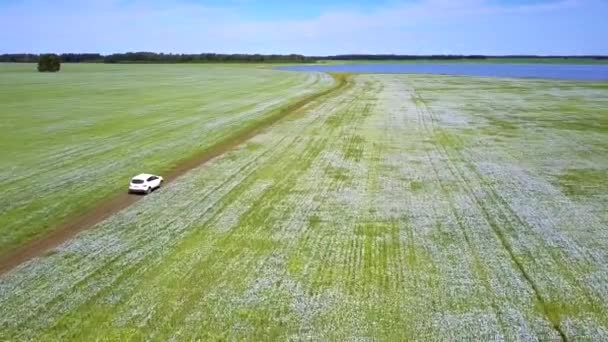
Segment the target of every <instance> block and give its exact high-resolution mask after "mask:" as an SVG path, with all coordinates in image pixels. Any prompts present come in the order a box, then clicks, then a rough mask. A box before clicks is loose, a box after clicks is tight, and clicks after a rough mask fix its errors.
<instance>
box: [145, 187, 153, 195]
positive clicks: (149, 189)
mask: <svg viewBox="0 0 608 342" xmlns="http://www.w3.org/2000/svg"><path fill="white" fill-rule="evenodd" d="M151 192H152V187H151V186H150V187H148V189H147V190H146V194H149V193H151Z"/></svg>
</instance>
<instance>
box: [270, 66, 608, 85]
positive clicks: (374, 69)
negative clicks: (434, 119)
mask: <svg viewBox="0 0 608 342" xmlns="http://www.w3.org/2000/svg"><path fill="white" fill-rule="evenodd" d="M278 69H281V70H290V71H320V72H352V73H374V74H442V75H459V76H488V77H517V78H519V77H524V78H547V79H560V80H583V81H608V65H607V64H502V63H500V64H492V63H394V64H390V63H387V64H384V63H378V64H375V63H374V64H325V65H323V64H316V65H294V66H285V67H279V68H278Z"/></svg>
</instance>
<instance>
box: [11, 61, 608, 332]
mask: <svg viewBox="0 0 608 342" xmlns="http://www.w3.org/2000/svg"><path fill="white" fill-rule="evenodd" d="M73 68H74V69H73V70H71V71H70V70H68V72H66V74H65V75H62V74H58V75H42V76H40V75H33V76H32V75H29V74H28V76H23V73H21V74H19V73H17V72H16V71H11V72H9V73H7V71H6V70H5V69H4V71H3V72H4V73H7V74H8V75H10V77H12V78H13V81H10V80H9V79H8V78H7V77H2V79H1V81H0V82H2V87H3V91H2V92H0V94H1V95H0V96H1V97H2V105H1V107H0V108H1V113H2V115H3V119H4V118H7V119H6V120H3V121H2V128H1V129H2V132H3V135H2V137H1V138H0V139H2V140H1V141H2V144H3V146H8V147H9V148H7V149H3V150H2V151H0V153H2V154H1V156H2V159H1V161H2V172H3V173H2V178H1V181H2V184H1V185H2V189H3V190H2V192H3V196H2V199H1V201H2V210H3V211H2V216H1V218H2V221H0V222H1V225H0V227H1V229H2V232H3V235H2V239H3V240H2V241H3V246H4V248H6V246H10V245H11V244H13V243H16V242H18V241H20V240H21V239H23V237H25V236H27V234H26V233H23V234H17V233H15V232H19V231H21V230H24V231H26V232H39V231H42V229H43V228H42V225H41V224H40V223H41V222H43V221H44V219H43V217H47V216H46V215H48V217H50V218H51V219H53V220H56V219H58V218H60V217H62V216H64V215H66V214H68V213H70V212H72V211H73V210H76V209H77V207H79V206H80V205H81V204H82V201H84V200H85V199H86V201H89V199H90V200H91V201H92V200H95V199H99V198H100V197H103V196H104V195H105V194H109V193H112V192H113V191H116V190H117V189H119V190H120V186H121V185H122V184H123V183H124V178H125V176H128V175H129V174H130V173H134V172H138V171H140V170H141V169H142V168H146V169H151V170H152V171H162V170H164V169H166V168H167V167H169V165H171V163H172V162H175V161H177V160H179V157H180V156H181V155H183V154H187V153H189V152H190V151H192V150H194V149H198V148H201V147H200V146H205V145H208V144H211V143H212V142H213V141H215V140H217V139H219V137H221V136H222V135H224V134H226V132H229V131H230V129H231V127H233V126H234V125H242V124H244V122H249V121H250V120H255V119H256V118H258V117H260V116H263V115H265V114H264V113H266V112H267V111H268V110H269V109H271V108H272V106H275V105H278V104H279V103H282V102H285V101H290V99H294V98H296V97H298V96H299V95H302V94H303V93H305V92H313V91H315V90H316V91H319V89H324V88H327V87H329V86H330V85H331V83H332V81H331V78H330V77H329V76H323V75H321V74H298V73H278V72H273V71H268V70H256V69H248V68H242V69H238V70H237V69H226V68H221V67H198V66H192V67H190V66H187V67H186V66H184V67H182V66H166V67H164V66H127V67H123V68H128V69H127V70H129V72H128V73H127V74H126V75H125V74H124V73H122V72H120V71H117V69H114V68H120V67H107V66H91V67H88V66H87V67H78V66H74V67H73ZM148 68H149V69H148ZM113 72H115V73H113ZM56 77H66V78H69V81H65V82H62V83H61V86H53V87H50V88H47V85H48V84H49V83H53V84H55V83H57V81H56V80H51V78H56ZM24 80H27V81H24ZM104 82H105V83H104ZM15 83H17V84H18V86H15ZM177 84H179V86H177ZM4 89H7V90H4ZM11 92H12V93H11ZM39 92H40V93H42V94H45V95H44V96H43V97H39V96H37V95H36V94H37V93H39ZM197 94H200V97H199V96H198V95H197ZM606 108H608V86H606V84H594V83H585V82H566V81H543V80H515V79H513V80H511V79H491V78H471V77H448V76H422V75H420V76H410V75H353V76H352V77H351V79H350V81H349V84H348V85H347V86H346V87H342V88H340V89H339V90H337V91H335V92H332V93H329V94H327V95H325V96H322V97H319V98H317V99H315V100H313V101H312V102H311V103H310V104H308V105H307V106H304V107H303V108H299V109H297V110H294V111H293V112H292V113H290V115H289V116H287V117H286V118H285V119H284V120H282V121H280V122H278V123H276V124H274V125H272V126H270V127H268V128H267V129H266V130H264V131H263V132H261V133H260V134H258V135H256V136H255V137H253V138H252V139H250V140H248V141H247V142H245V143H243V144H241V145H240V146H238V147H237V148H236V149H234V150H232V151H229V152H228V153H226V154H224V155H222V156H220V157H218V158H216V159H214V160H212V161H211V162H209V163H207V164H205V165H202V166H200V167H198V168H196V169H194V170H192V171H190V172H189V173H187V174H185V175H183V176H182V177H180V178H179V179H177V180H176V181H175V182H173V183H171V184H168V185H167V186H166V187H164V188H163V189H161V190H160V191H158V192H155V193H153V194H151V195H149V196H147V197H145V198H144V199H143V200H141V201H139V202H137V203H135V204H134V205H132V206H131V207H129V208H127V209H125V210H123V211H121V212H119V213H116V214H115V215H113V216H111V217H110V218H109V219H107V220H105V221H103V222H102V223H100V224H98V225H96V226H95V227H93V228H92V229H90V230H87V231H85V232H83V233H81V234H80V235H78V236H77V237H75V238H74V239H73V240H71V241H69V242H67V243H65V244H63V245H61V246H60V247H58V248H56V249H54V250H52V251H49V252H48V253H47V254H46V255H44V256H43V257H40V258H37V259H34V260H31V261H29V262H27V263H25V264H23V265H21V266H19V267H17V268H15V269H13V270H12V271H10V272H9V273H6V274H4V275H2V276H1V278H0V307H1V308H2V315H0V339H7V340H27V339H33V340H70V339H71V340H84V339H90V338H91V337H94V338H100V339H106V340H116V339H134V340H140V339H153V340H175V341H179V340H191V339H194V338H201V339H231V340H242V339H250V340H274V339H313V340H343V339H382V340H424V341H428V340H440V341H441V340H455V341H462V340H506V341H513V340H545V341H547V340H549V341H552V340H560V339H568V340H596V341H599V340H606V339H608V302H607V301H606V298H608V233H607V231H606V227H608V185H607V183H606V179H608V113H607V112H606ZM23 113H29V115H25V116H24V114H23ZM45 113H47V114H45ZM24 122H31V124H30V125H26V124H24ZM49 132H50V133H53V135H45V134H46V133H49ZM26 137H27V139H25V138H26ZM25 142H27V143H25ZM7 165H11V167H10V168H7V167H6V166H7ZM106 177H107V178H108V179H109V182H110V183H109V184H110V186H109V187H108V188H107V189H106V188H105V187H104V185H103V184H99V183H97V181H98V180H100V179H105V178H106ZM54 180H56V181H54ZM89 186H90V188H89ZM102 189H105V190H102ZM91 197H93V198H91ZM7 234H8V236H9V238H7V237H6V236H7ZM12 234H17V235H12Z"/></svg>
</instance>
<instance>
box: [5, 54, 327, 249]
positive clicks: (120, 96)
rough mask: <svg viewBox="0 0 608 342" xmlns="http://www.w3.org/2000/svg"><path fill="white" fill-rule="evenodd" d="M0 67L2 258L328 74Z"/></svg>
mask: <svg viewBox="0 0 608 342" xmlns="http://www.w3.org/2000/svg"><path fill="white" fill-rule="evenodd" d="M34 70H35V65H31V64H0V118H2V121H1V122H0V146H2V148H1V149H0V188H1V189H2V196H1V197H0V255H2V254H4V253H5V252H7V251H8V250H10V249H12V248H14V247H15V246H18V245H20V244H21V243H23V242H25V241H29V240H31V239H32V238H35V237H37V236H39V235H40V234H43V233H44V232H46V231H47V230H48V229H50V228H52V227H54V226H56V225H57V224H59V223H61V222H62V221H63V220H64V219H66V218H68V217H70V216H72V215H74V214H75V213H79V212H83V211H85V210H87V209H89V208H91V207H92V206H93V205H95V204H96V203H97V202H99V201H100V200H102V199H104V198H107V197H108V196H110V195H112V194H115V193H116V192H118V191H121V190H124V189H125V186H126V185H127V184H128V181H129V179H130V177H131V176H134V175H136V174H138V173H141V172H150V173H165V172H167V171H169V170H171V169H172V167H174V166H175V165H177V164H179V162H180V161H182V160H184V159H187V158H188V157H190V156H192V155H193V154H195V153H197V152H201V151H204V150H205V149H207V148H209V147H211V146H213V145H215V144H217V143H218V142H221V141H223V140H226V139H230V137H231V135H233V134H234V133H235V132H237V131H238V129H240V128H242V127H245V126H248V125H255V124H256V123H257V122H259V121H260V120H263V119H264V118H265V117H267V116H268V115H271V114H272V111H273V110H276V109H277V108H279V107H280V106H281V105H284V104H286V103H288V102H290V101H291V100H294V99H296V98H299V97H302V96H304V95H306V94H309V93H312V92H315V91H318V90H321V89H325V88H327V87H329V86H330V85H331V82H332V81H331V77H329V76H328V75H321V74H309V75H306V74H295V73H286V72H279V71H272V70H264V69H255V68H242V67H238V66H236V67H222V66H198V65H179V66H176V65H170V66H167V65H129V66H126V65H118V66H113V65H103V64H87V65H75V64H67V65H64V66H63V70H62V71H61V72H60V73H57V74H44V73H37V72H34Z"/></svg>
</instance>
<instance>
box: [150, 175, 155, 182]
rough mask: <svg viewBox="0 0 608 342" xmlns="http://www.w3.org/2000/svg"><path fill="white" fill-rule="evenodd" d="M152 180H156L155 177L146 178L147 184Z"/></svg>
mask: <svg viewBox="0 0 608 342" xmlns="http://www.w3.org/2000/svg"><path fill="white" fill-rule="evenodd" d="M153 180H156V177H155V176H152V177H150V178H148V182H151V181H153Z"/></svg>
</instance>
